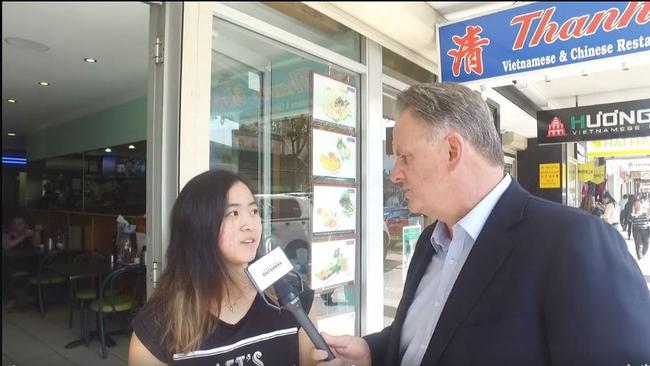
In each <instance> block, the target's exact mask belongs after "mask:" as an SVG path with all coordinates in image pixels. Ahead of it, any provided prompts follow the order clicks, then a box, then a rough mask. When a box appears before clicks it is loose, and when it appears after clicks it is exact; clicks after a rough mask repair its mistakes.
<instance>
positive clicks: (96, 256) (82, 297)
mask: <svg viewBox="0 0 650 366" xmlns="http://www.w3.org/2000/svg"><path fill="white" fill-rule="evenodd" d="M102 259H106V257H104V256H103V255H102V254H100V253H95V252H88V251H83V252H81V254H79V255H77V256H76V257H75V258H74V259H73V260H72V262H73V263H83V262H90V261H93V260H102ZM91 280H94V279H91ZM70 286H71V287H70V313H69V316H68V328H72V318H73V314H74V308H75V305H77V304H79V307H80V310H81V312H82V314H83V311H84V305H85V304H86V303H87V302H89V301H90V300H95V299H96V298H97V289H95V288H92V283H91V284H90V285H89V287H84V288H82V289H81V290H78V289H77V287H78V280H71V281H70ZM80 324H81V326H82V327H83V325H84V324H83V321H80ZM82 334H83V329H82Z"/></svg>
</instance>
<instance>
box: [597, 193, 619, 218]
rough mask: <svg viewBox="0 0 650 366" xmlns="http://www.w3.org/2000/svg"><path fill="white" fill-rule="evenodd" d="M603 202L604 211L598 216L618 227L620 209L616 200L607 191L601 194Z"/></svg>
mask: <svg viewBox="0 0 650 366" xmlns="http://www.w3.org/2000/svg"><path fill="white" fill-rule="evenodd" d="M603 203H604V204H605V212H604V213H603V214H602V216H600V217H601V218H602V219H603V220H605V221H606V222H607V223H608V224H610V225H612V226H614V227H618V220H619V216H620V212H619V211H620V210H619V208H618V204H617V203H616V200H615V199H614V197H612V195H611V194H610V193H609V192H605V193H604V194H603Z"/></svg>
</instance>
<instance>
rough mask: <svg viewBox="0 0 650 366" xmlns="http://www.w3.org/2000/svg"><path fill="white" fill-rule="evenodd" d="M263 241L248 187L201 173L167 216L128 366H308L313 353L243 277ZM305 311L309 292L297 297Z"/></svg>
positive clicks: (291, 322)
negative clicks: (160, 266)
mask: <svg viewBox="0 0 650 366" xmlns="http://www.w3.org/2000/svg"><path fill="white" fill-rule="evenodd" d="M261 234H262V223H261V219H260V215H259V209H258V206H257V203H256V201H255V198H254V196H253V193H252V189H251V188H250V186H249V185H248V184H247V183H246V182H245V181H244V180H243V179H242V178H241V177H239V176H238V175H236V174H234V173H231V172H228V171H208V172H205V173H202V174H200V175H198V176H196V177H194V178H193V179H192V180H190V181H189V182H188V183H187V185H185V187H184V188H183V190H182V191H181V193H180V194H179V196H178V198H177V199H176V202H175V204H174V207H173V209H172V214H171V237H170V242H169V247H168V249H167V267H166V268H165V271H164V273H163V274H162V276H161V279H160V282H159V283H158V286H157V287H156V290H155V292H154V294H153V296H152V298H151V299H150V300H149V302H148V303H147V304H146V305H145V307H144V308H143V309H142V310H141V311H140V313H139V314H138V316H137V317H136V318H135V319H134V321H133V330H134V333H133V335H132V337H131V345H130V349H129V364H130V365H138V366H139V365H164V364H173V365H222V366H223V365H298V364H300V365H307V364H311V363H313V361H311V357H310V356H309V352H310V351H311V349H312V347H313V345H312V344H311V341H310V340H309V339H308V338H307V337H306V335H305V334H303V333H304V332H303V331H302V330H299V325H298V324H297V322H296V321H295V319H293V318H292V317H291V315H290V314H288V313H285V312H278V311H277V310H275V309H273V308H271V307H269V306H268V305H267V304H266V303H265V302H264V300H263V299H262V298H261V295H259V294H258V293H257V291H256V289H255V288H254V286H253V285H252V284H251V283H250V282H249V280H248V278H247V277H246V275H245V272H244V269H245V268H246V267H247V266H248V264H249V263H250V262H251V261H253V259H255V256H256V253H257V247H258V245H259V241H260V237H261ZM301 298H302V300H303V304H304V306H305V307H307V308H308V309H306V310H307V311H309V308H310V307H311V303H312V300H313V291H311V290H310V291H305V293H304V294H303V295H301Z"/></svg>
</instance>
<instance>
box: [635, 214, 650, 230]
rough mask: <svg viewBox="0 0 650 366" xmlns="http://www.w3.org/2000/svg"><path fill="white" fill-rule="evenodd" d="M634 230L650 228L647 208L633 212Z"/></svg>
mask: <svg viewBox="0 0 650 366" xmlns="http://www.w3.org/2000/svg"><path fill="white" fill-rule="evenodd" d="M631 216H632V230H634V231H643V230H648V229H650V220H649V219H648V213H647V212H646V211H645V210H641V211H639V212H634V211H633V212H632V214H631Z"/></svg>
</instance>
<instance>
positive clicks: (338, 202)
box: [312, 185, 357, 234]
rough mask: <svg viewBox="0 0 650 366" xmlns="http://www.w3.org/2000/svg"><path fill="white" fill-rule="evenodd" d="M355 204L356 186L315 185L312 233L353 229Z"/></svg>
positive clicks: (354, 224) (354, 227) (354, 226)
mask: <svg viewBox="0 0 650 366" xmlns="http://www.w3.org/2000/svg"><path fill="white" fill-rule="evenodd" d="M356 204H357V190H356V188H350V187H337V186H321V185H315V186H314V212H313V216H312V217H313V227H312V231H313V233H314V234H318V233H328V232H336V231H354V230H355V229H356V219H357V217H356Z"/></svg>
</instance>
